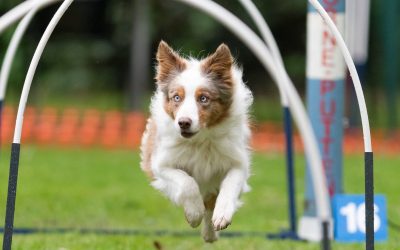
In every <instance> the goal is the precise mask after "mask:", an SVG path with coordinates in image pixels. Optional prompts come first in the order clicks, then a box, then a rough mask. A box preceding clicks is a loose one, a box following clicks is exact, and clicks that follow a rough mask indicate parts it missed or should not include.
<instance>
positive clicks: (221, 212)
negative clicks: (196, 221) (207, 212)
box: [212, 202, 235, 231]
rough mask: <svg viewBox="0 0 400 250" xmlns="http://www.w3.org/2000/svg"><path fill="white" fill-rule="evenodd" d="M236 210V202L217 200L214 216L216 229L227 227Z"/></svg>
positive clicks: (213, 220)
mask: <svg viewBox="0 0 400 250" xmlns="http://www.w3.org/2000/svg"><path fill="white" fill-rule="evenodd" d="M234 212H235V205H234V204H232V203H230V202H217V204H216V206H215V209H214V214H213V217H212V223H213V226H214V230H215V231H220V230H223V229H225V228H227V227H228V226H229V225H230V224H231V221H232V216H233V213H234Z"/></svg>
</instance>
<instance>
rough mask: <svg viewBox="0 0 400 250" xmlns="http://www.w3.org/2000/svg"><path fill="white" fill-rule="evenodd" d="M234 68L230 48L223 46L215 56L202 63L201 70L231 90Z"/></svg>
mask: <svg viewBox="0 0 400 250" xmlns="http://www.w3.org/2000/svg"><path fill="white" fill-rule="evenodd" d="M232 66H233V57H232V54H231V51H230V50H229V48H228V46H226V45H225V44H221V45H220V46H219V47H218V48H217V50H216V51H215V52H214V54H212V55H210V56H208V57H207V58H205V59H204V60H203V61H202V64H201V69H202V71H203V73H204V74H205V75H207V76H208V77H211V78H212V79H213V80H216V81H218V82H219V83H220V84H223V85H226V86H225V87H227V88H229V87H232V85H233V80H232V73H231V70H232Z"/></svg>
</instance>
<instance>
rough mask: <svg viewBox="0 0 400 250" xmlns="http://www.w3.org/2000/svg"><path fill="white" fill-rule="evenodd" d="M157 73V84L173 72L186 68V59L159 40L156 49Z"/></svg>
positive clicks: (165, 79)
mask: <svg viewBox="0 0 400 250" xmlns="http://www.w3.org/2000/svg"><path fill="white" fill-rule="evenodd" d="M157 62H158V64H157V75H156V77H155V79H156V80H157V83H158V84H163V83H164V84H165V83H166V82H167V81H168V78H169V77H170V76H171V75H173V74H174V73H179V72H182V71H183V70H184V69H185V68H186V61H185V59H183V58H182V57H180V56H179V55H178V53H176V52H175V51H174V50H173V49H172V48H171V47H169V45H168V44H167V43H166V42H164V41H161V42H160V44H159V45H158V50H157Z"/></svg>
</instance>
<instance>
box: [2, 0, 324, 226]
mask: <svg viewBox="0 0 400 250" xmlns="http://www.w3.org/2000/svg"><path fill="white" fill-rule="evenodd" d="M55 1H57V0H28V1H27V2H24V3H26V4H25V5H23V6H22V4H20V5H19V6H17V7H15V8H14V9H13V10H12V11H14V12H12V11H10V12H12V13H10V12H8V13H7V14H6V15H8V16H6V17H5V16H3V17H1V18H0V33H1V32H2V31H3V30H4V29H5V28H6V27H8V26H9V25H11V24H12V23H13V22H15V21H16V20H18V19H19V18H21V17H22V16H23V15H25V14H26V13H27V12H28V11H29V10H30V9H32V8H34V7H36V6H39V5H40V6H44V5H45V4H49V3H52V2H55ZM176 1H180V2H182V3H186V4H188V5H190V6H192V7H195V8H197V9H200V10H202V11H204V12H206V13H207V14H208V15H210V16H212V17H214V18H215V19H216V20H218V21H219V22H220V23H222V24H223V25H224V26H226V27H227V28H228V29H229V30H231V32H233V33H234V34H235V35H236V36H238V38H239V39H240V40H241V41H242V42H243V43H244V44H246V45H247V46H248V48H249V49H250V50H251V51H252V52H253V53H254V55H255V56H256V57H257V58H258V59H259V60H260V62H261V63H262V64H263V66H264V67H265V68H266V69H267V70H268V71H269V72H270V73H271V75H272V77H273V79H274V80H275V83H276V84H277V86H278V88H279V89H280V90H282V91H283V93H282V97H287V101H288V104H289V107H290V108H291V110H292V114H293V117H294V120H295V121H296V123H297V125H298V127H299V131H300V134H301V135H302V139H303V143H304V147H305V153H306V155H307V156H308V160H309V162H310V164H309V166H310V170H311V173H312V181H313V186H314V189H315V193H316V204H317V216H318V217H319V218H320V219H321V222H329V221H331V209H330V202H329V195H328V191H327V186H326V179H325V175H324V174H323V168H322V161H321V156H320V154H319V149H318V145H317V140H316V137H315V135H314V133H313V130H312V127H311V123H310V121H309V119H308V116H307V113H306V110H305V108H304V105H303V104H302V102H301V99H300V97H299V95H298V93H297V91H296V89H295V88H294V86H293V84H292V82H291V81H290V79H289V77H288V75H287V73H286V71H285V69H284V66H283V62H282V59H281V57H280V59H278V60H276V59H275V60H274V54H273V53H271V52H270V51H269V49H268V48H267V46H266V45H265V44H264V42H263V41H262V40H261V39H260V38H259V37H258V36H257V35H256V34H255V33H254V32H253V31H252V30H251V29H250V28H248V27H247V26H246V25H245V24H244V23H243V22H242V21H240V20H239V19H238V18H237V17H236V16H234V15H233V14H232V13H230V12H229V11H227V10H226V9H224V8H223V7H221V6H220V5H218V4H216V3H215V2H213V1H211V0H202V1H199V0H176ZM72 2H73V0H65V1H64V2H63V4H62V5H61V7H60V8H59V9H58V10H57V12H56V14H55V15H54V17H53V19H52V20H51V21H50V23H49V25H48V27H47V28H46V30H45V32H44V34H43V36H42V38H41V40H40V42H39V44H38V47H37V49H36V51H35V54H34V56H33V58H32V61H31V64H30V67H29V70H28V73H27V75H26V78H25V82H24V87H23V91H22V94H21V99H20V103H19V107H18V114H17V121H16V126H15V131H14V138H13V142H14V143H15V144H19V143H20V141H21V132H22V124H23V114H24V111H25V107H26V102H27V98H28V95H29V91H30V86H31V84H32V80H33V77H34V74H35V71H36V68H37V65H38V62H39V60H40V57H41V55H42V53H43V50H44V48H45V46H46V44H47V42H48V40H49V38H50V36H51V34H52V32H53V30H54V28H55V26H56V25H57V23H58V21H59V20H60V18H61V17H62V15H63V14H64V13H65V11H66V10H67V8H68V7H69V5H70V4H71V3H72ZM20 6H22V7H20ZM18 7H20V8H18ZM16 8H18V9H17V10H16ZM270 46H271V45H270ZM272 46H273V45H272ZM276 47H277V46H276ZM275 53H276V52H275ZM275 55H276V54H275Z"/></svg>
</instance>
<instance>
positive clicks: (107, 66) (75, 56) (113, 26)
mask: <svg viewBox="0 0 400 250" xmlns="http://www.w3.org/2000/svg"><path fill="white" fill-rule="evenodd" d="M19 2H20V1H15V0H2V1H1V2H0V13H5V12H6V11H7V10H9V9H10V8H11V7H12V6H15V5H16V4H18V3H19ZM217 2H218V3H220V4H221V5H223V6H224V7H226V8H227V9H229V10H230V11H232V12H233V13H234V14H236V15H237V16H238V17H240V18H241V19H242V20H243V21H244V22H245V23H247V24H248V25H249V26H250V27H251V28H253V29H254V30H256V28H255V26H254V24H253V23H252V21H251V19H250V18H249V16H248V15H247V13H246V12H245V11H244V10H243V8H242V6H241V5H240V4H239V3H238V1H232V0H219V1H217ZM254 3H255V4H256V5H257V6H258V7H259V9H260V10H261V12H262V13H263V15H264V17H265V18H266V20H267V22H268V24H269V25H270V27H271V29H272V32H273V34H274V35H275V38H276V39H277V42H278V45H279V47H280V49H281V52H282V55H283V57H284V61H285V64H286V67H287V69H288V72H289V75H290V76H291V77H292V79H293V82H294V83H295V85H296V87H297V88H298V89H299V91H300V93H301V94H302V95H304V94H303V93H304V87H305V47H306V11H307V1H306V0H303V1H298V0H297V1H280V0H254ZM382 5H383V4H382V3H380V1H372V7H371V10H372V13H371V31H370V61H369V64H368V65H369V66H368V73H367V81H366V86H365V87H366V91H367V94H366V96H367V97H368V99H369V100H368V101H369V102H370V103H375V104H376V103H377V104H378V105H372V106H371V105H370V107H371V108H372V109H371V111H370V112H371V116H372V117H373V121H380V120H382V119H383V118H380V117H382V116H383V115H382V113H384V112H382V109H385V94H384V93H385V89H384V85H383V83H382V81H383V80H382V79H384V76H383V72H384V69H385V65H386V64H385V61H384V58H383V56H382V54H383V51H382V50H383V38H382V35H384V32H382V25H381V23H382V20H381V19H382V17H383V16H384V12H383V11H382ZM56 8H57V6H50V7H47V8H46V9H44V10H42V11H40V12H39V14H38V15H37V16H36V17H35V18H34V21H33V23H32V24H31V25H30V27H29V29H28V32H27V34H26V35H25V37H24V39H23V41H22V45H21V48H20V50H19V52H18V54H17V57H16V61H15V63H14V65H13V69H12V74H11V77H10V85H9V86H10V87H9V89H8V92H7V99H6V102H8V101H9V102H11V103H12V102H17V101H18V97H19V93H20V91H21V88H22V84H23V81H24V77H25V73H26V71H27V68H28V65H29V62H30V59H31V56H32V54H33V51H34V49H35V47H36V45H37V43H38V41H39V39H40V36H41V34H42V32H43V31H44V29H45V27H46V25H47V23H48V21H49V20H50V18H51V17H52V15H53V14H54V12H55V10H56ZM396 11H397V13H400V12H399V11H400V10H396ZM396 28H397V30H392V32H396V34H397V38H399V35H400V32H399V30H398V27H396ZM13 30H14V29H13V28H10V29H8V30H7V31H6V32H5V33H4V34H3V35H2V36H0V51H1V52H0V56H1V57H3V55H4V52H5V50H6V48H7V45H8V42H9V40H10V38H11V36H12V33H13ZM161 39H163V40H165V41H167V42H168V43H169V44H170V45H171V46H172V47H173V48H175V49H177V50H179V51H181V52H183V53H185V54H189V55H192V56H195V57H198V56H200V57H205V56H206V55H207V54H208V53H211V52H212V51H213V50H214V49H215V48H216V47H217V46H218V45H219V44H220V43H222V42H224V43H227V44H228V45H229V46H230V48H231V50H232V52H233V53H234V55H235V57H236V58H237V61H238V62H239V63H240V64H241V65H243V67H244V78H245V81H246V82H247V83H248V85H249V86H250V88H251V89H252V91H253V92H254V94H255V96H256V101H257V102H256V105H255V109H256V113H257V114H256V115H257V119H261V120H263V119H275V120H278V119H279V118H280V115H281V114H280V110H279V109H278V108H277V107H279V94H278V91H277V89H276V87H275V85H274V84H273V83H272V80H271V78H270V77H269V75H268V74H267V73H266V72H265V70H264V68H263V67H262V66H261V65H260V63H259V62H258V60H257V59H256V58H255V57H254V56H253V55H252V53H250V51H249V50H248V49H247V48H246V47H245V46H244V45H243V44H242V43H241V42H240V41H239V40H238V39H237V38H236V37H235V36H234V35H232V34H231V33H230V32H229V31H228V30H227V29H225V28H224V27H223V26H222V25H220V24H219V23H217V22H216V21H214V19H212V18H210V17H208V16H206V15H205V14H203V13H202V12H199V11H197V10H194V9H192V8H190V7H188V6H186V5H184V4H181V3H179V2H175V1H160V0H129V1H128V0H107V1H106V0H77V1H75V2H74V3H73V4H72V6H71V7H70V9H69V10H68V11H67V13H66V14H65V16H64V17H63V18H62V20H61V22H60V24H59V25H58V27H57V28H56V30H55V33H54V35H53V36H52V37H51V40H50V42H49V44H48V46H47V48H46V50H45V52H44V54H43V58H42V60H41V63H40V64H39V68H38V71H37V73H36V77H35V80H34V83H33V87H32V95H31V97H30V100H29V103H30V104H31V105H36V106H42V105H48V104H50V105H55V106H60V107H64V106H67V105H70V106H80V105H89V106H90V105H92V106H94V107H98V108H101V109H115V108H117V109H122V110H132V109H135V110H147V105H148V102H149V96H150V94H151V92H152V91H153V90H154V81H153V75H154V64H155V59H154V58H155V51H156V48H157V45H158V43H159V41H160V40H161ZM397 41H399V39H397ZM397 49H398V50H399V49H400V44H399V43H398V42H397ZM396 84H397V85H398V84H399V82H398V79H397V82H396ZM135 89H138V91H134V90H135ZM396 91H397V90H396ZM132 96H135V97H134V98H132ZM396 96H398V95H396ZM133 100H135V101H133ZM397 105H399V101H397ZM258 106H259V108H257V107H258ZM268 107H270V108H268ZM257 109H258V110H267V111H268V112H269V113H268V114H264V113H263V112H257ZM386 116H387V115H386ZM374 123H379V122H373V124H374Z"/></svg>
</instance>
